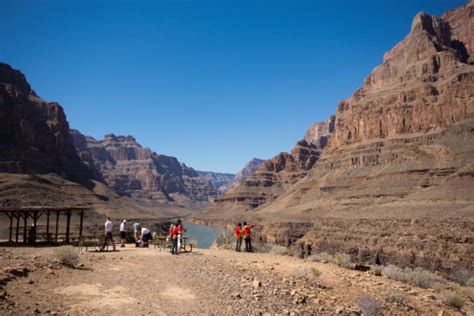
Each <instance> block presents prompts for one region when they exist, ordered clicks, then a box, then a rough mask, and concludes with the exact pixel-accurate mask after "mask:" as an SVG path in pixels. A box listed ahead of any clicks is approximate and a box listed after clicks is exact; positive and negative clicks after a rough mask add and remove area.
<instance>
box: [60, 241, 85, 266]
mask: <svg viewBox="0 0 474 316" xmlns="http://www.w3.org/2000/svg"><path fill="white" fill-rule="evenodd" d="M79 253H80V251H79V250H78V249H77V248H75V247H72V246H64V247H59V248H57V249H56V250H55V255H56V258H57V259H58V261H59V262H60V263H61V264H62V265H64V266H66V267H69V268H75V267H77V265H78V264H79V261H80V255H79Z"/></svg>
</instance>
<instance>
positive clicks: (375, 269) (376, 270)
mask: <svg viewBox="0 0 474 316" xmlns="http://www.w3.org/2000/svg"><path fill="white" fill-rule="evenodd" d="M382 269H383V266H381V265H376V266H373V267H372V270H373V273H374V275H375V276H382Z"/></svg>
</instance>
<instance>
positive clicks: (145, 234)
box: [140, 227, 153, 247]
mask: <svg viewBox="0 0 474 316" xmlns="http://www.w3.org/2000/svg"><path fill="white" fill-rule="evenodd" d="M140 239H141V241H142V242H143V243H144V245H143V247H148V242H149V241H150V240H152V239H153V236H152V235H151V230H149V229H148V228H146V227H143V228H142V234H141V237H140Z"/></svg>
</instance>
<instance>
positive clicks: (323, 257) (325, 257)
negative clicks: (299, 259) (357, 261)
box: [308, 252, 336, 263]
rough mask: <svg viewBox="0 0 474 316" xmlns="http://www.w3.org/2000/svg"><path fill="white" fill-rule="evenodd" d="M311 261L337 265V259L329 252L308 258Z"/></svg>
mask: <svg viewBox="0 0 474 316" xmlns="http://www.w3.org/2000/svg"><path fill="white" fill-rule="evenodd" d="M308 259H309V260H311V261H316V262H323V263H336V259H335V258H334V256H333V255H331V254H328V253H327V252H320V253H316V254H314V255H312V256H309V258H308Z"/></svg>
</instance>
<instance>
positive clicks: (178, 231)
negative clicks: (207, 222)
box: [170, 219, 186, 255]
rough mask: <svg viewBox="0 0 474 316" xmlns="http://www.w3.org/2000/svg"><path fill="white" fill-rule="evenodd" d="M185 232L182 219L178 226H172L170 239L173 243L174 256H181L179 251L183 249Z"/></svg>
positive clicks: (177, 222) (172, 252)
mask: <svg viewBox="0 0 474 316" xmlns="http://www.w3.org/2000/svg"><path fill="white" fill-rule="evenodd" d="M185 231H186V230H185V229H184V226H183V223H182V222H181V220H180V219H178V220H177V221H176V224H171V225H170V239H171V242H172V243H173V245H172V247H171V254H172V255H179V250H180V249H181V240H182V237H183V233H184V232H185Z"/></svg>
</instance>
